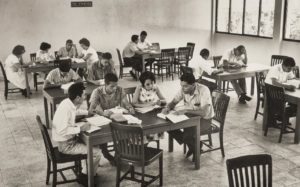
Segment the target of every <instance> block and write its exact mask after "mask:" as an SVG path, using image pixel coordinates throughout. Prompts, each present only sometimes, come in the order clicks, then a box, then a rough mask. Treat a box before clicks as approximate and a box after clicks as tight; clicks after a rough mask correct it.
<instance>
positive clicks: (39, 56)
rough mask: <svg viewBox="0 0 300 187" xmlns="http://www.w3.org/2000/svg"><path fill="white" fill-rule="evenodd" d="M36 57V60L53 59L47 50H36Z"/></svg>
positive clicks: (46, 60)
mask: <svg viewBox="0 0 300 187" xmlns="http://www.w3.org/2000/svg"><path fill="white" fill-rule="evenodd" d="M36 59H37V60H38V61H42V62H48V61H51V60H53V56H52V55H51V54H50V53H49V52H47V53H45V52H43V51H42V50H38V51H37V52H36Z"/></svg>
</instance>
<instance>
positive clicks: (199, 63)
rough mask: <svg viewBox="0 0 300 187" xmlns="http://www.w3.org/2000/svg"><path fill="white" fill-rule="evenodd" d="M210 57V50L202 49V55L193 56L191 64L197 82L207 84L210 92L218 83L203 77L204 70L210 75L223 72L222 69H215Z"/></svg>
mask: <svg viewBox="0 0 300 187" xmlns="http://www.w3.org/2000/svg"><path fill="white" fill-rule="evenodd" d="M208 58H209V50H208V49H202V50H201V51H200V56H199V57H198V58H193V59H192V61H191V63H190V65H189V66H190V67H191V68H192V69H193V74H194V76H195V78H196V79H197V82H198V83H200V84H203V85H205V86H207V87H208V88H209V90H210V92H212V91H213V90H215V89H217V84H216V83H214V82H211V81H208V80H206V79H202V78H201V76H202V74H203V72H206V73H207V74H208V75H213V74H217V73H221V72H223V71H222V70H220V69H213V68H212V66H213V64H210V63H209V62H210V61H209V60H208ZM211 62H212V61H211Z"/></svg>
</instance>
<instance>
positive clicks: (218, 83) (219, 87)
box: [217, 80, 222, 92]
mask: <svg viewBox="0 0 300 187" xmlns="http://www.w3.org/2000/svg"><path fill="white" fill-rule="evenodd" d="M217 86H218V91H220V92H222V81H221V80H217Z"/></svg>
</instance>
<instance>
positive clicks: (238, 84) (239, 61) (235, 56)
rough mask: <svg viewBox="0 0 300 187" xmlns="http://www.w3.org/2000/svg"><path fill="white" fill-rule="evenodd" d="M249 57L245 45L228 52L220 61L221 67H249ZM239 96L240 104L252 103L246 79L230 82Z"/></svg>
mask: <svg viewBox="0 0 300 187" xmlns="http://www.w3.org/2000/svg"><path fill="white" fill-rule="evenodd" d="M247 61H248V57H247V51H246V48H245V47H244V46H243V45H239V46H238V47H236V48H234V49H231V50H228V51H227V52H226V53H225V54H224V55H223V56H222V59H221V61H220V63H221V64H220V65H219V66H227V65H235V66H237V67H243V66H246V65H247ZM230 82H231V84H232V86H233V88H234V90H235V91H236V93H237V95H238V96H239V103H241V104H246V101H250V100H251V99H252V98H251V97H249V96H247V93H246V79H245V78H242V79H238V80H231V81H230Z"/></svg>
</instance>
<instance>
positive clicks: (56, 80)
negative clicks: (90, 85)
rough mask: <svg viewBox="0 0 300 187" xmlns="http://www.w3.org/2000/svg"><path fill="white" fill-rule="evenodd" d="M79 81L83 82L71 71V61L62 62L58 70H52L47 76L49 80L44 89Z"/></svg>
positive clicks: (46, 81)
mask: <svg viewBox="0 0 300 187" xmlns="http://www.w3.org/2000/svg"><path fill="white" fill-rule="evenodd" d="M79 80H81V78H80V77H79V75H78V74H77V73H76V72H75V71H73V70H72V69H71V63H70V61H69V60H62V61H61V62H60V63H59V66H58V68H56V69H54V70H51V71H50V72H49V74H48V75H47V78H46V80H45V82H44V89H46V88H49V87H51V86H57V85H61V84H66V83H69V82H72V81H79Z"/></svg>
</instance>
